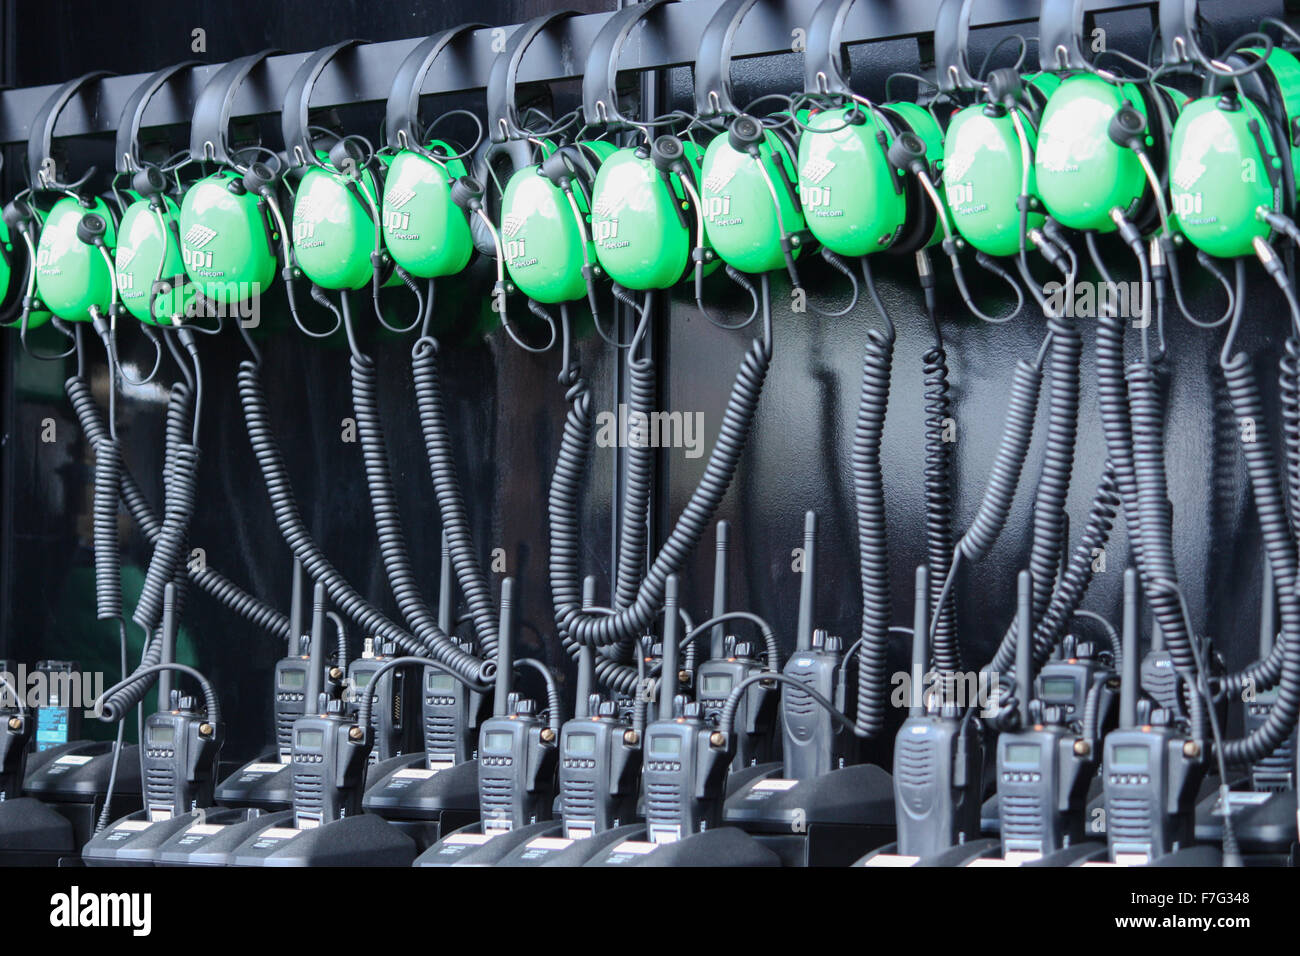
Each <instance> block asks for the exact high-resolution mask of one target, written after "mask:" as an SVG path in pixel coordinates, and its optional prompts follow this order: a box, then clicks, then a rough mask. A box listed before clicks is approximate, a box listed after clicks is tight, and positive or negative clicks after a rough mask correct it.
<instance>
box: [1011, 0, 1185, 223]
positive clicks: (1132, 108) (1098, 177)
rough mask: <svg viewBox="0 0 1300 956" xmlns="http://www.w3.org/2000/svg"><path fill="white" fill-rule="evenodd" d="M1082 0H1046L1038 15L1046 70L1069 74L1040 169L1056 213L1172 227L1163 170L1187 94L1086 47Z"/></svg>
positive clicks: (1049, 113)
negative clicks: (1100, 61) (1125, 74)
mask: <svg viewBox="0 0 1300 956" xmlns="http://www.w3.org/2000/svg"><path fill="white" fill-rule="evenodd" d="M1083 14H1084V10H1083V0H1045V2H1044V3H1043V6H1042V15H1041V17H1040V20H1039V53H1040V62H1041V66H1042V68H1043V70H1044V71H1055V72H1058V73H1062V74H1064V76H1063V78H1062V80H1061V82H1060V84H1059V85H1058V86H1057V88H1056V89H1055V90H1054V91H1053V92H1052V94H1051V96H1050V97H1049V98H1048V101H1047V105H1046V106H1045V107H1044V109H1043V117H1042V123H1041V125H1040V127H1039V130H1038V149H1037V151H1036V152H1035V154H1034V175H1035V178H1036V180H1037V184H1038V193H1039V197H1040V198H1041V200H1042V203H1043V205H1044V207H1046V209H1047V211H1048V213H1049V214H1050V215H1051V216H1052V218H1054V219H1056V220H1057V221H1058V222H1060V223H1061V224H1062V225H1064V226H1067V227H1069V228H1072V229H1079V230H1082V231H1086V232H1113V231H1115V230H1116V229H1118V228H1120V225H1119V218H1117V217H1122V219H1123V220H1126V221H1128V222H1131V223H1133V224H1134V225H1135V226H1136V227H1137V229H1138V231H1139V232H1141V233H1143V234H1146V233H1149V232H1151V231H1153V230H1154V228H1155V227H1156V226H1159V227H1160V228H1161V231H1162V232H1164V233H1168V230H1169V228H1170V225H1171V222H1170V219H1169V217H1168V211H1167V209H1166V208H1165V202H1164V193H1163V186H1162V184H1161V183H1160V177H1159V174H1158V173H1157V172H1156V170H1157V169H1159V168H1161V167H1162V166H1163V160H1164V156H1165V154H1166V151H1167V148H1168V137H1169V135H1170V133H1171V132H1172V130H1173V124H1174V119H1175V117H1176V116H1177V114H1178V112H1179V110H1180V109H1181V107H1182V105H1183V100H1184V98H1183V97H1182V94H1180V93H1178V92H1177V91H1175V90H1173V89H1171V88H1169V87H1165V86H1163V85H1160V84H1157V83H1154V82H1151V83H1142V82H1136V81H1132V80H1125V79H1122V78H1120V77H1117V76H1115V75H1113V74H1111V73H1109V72H1107V71H1105V70H1101V69H1099V68H1097V67H1095V66H1093V65H1092V64H1090V63H1089V62H1088V61H1087V60H1086V59H1085V58H1084V56H1083V53H1082V42H1083V41H1082V34H1083V21H1084V16H1083Z"/></svg>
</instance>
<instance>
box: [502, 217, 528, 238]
mask: <svg viewBox="0 0 1300 956" xmlns="http://www.w3.org/2000/svg"><path fill="white" fill-rule="evenodd" d="M522 228H524V221H523V219H521V218H520V217H518V216H516V215H513V214H512V215H509V216H506V218H505V219H503V220H501V231H502V232H504V233H505V234H506V235H507V236H514V235H515V234H517V233H518V232H519V230H520V229H522Z"/></svg>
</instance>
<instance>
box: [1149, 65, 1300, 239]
mask: <svg viewBox="0 0 1300 956" xmlns="http://www.w3.org/2000/svg"><path fill="white" fill-rule="evenodd" d="M1241 52H1242V53H1250V54H1253V55H1255V56H1259V55H1261V54H1262V53H1263V51H1262V50H1255V49H1252V50H1249V51H1245V50H1243V51H1241ZM1264 69H1265V70H1266V71H1267V72H1268V73H1270V74H1271V75H1272V78H1273V80H1274V81H1276V83H1277V85H1278V89H1279V90H1280V91H1281V93H1282V99H1283V102H1282V106H1283V108H1284V110H1285V113H1286V118H1287V122H1288V128H1290V120H1291V118H1292V117H1294V116H1296V115H1300V61H1298V60H1296V58H1295V57H1294V56H1293V55H1291V54H1290V53H1288V52H1287V51H1285V50H1281V49H1276V48H1275V49H1274V50H1273V51H1272V53H1271V54H1270V55H1269V58H1268V65H1267V67H1265V68H1264ZM1291 150H1292V159H1293V161H1294V159H1295V157H1296V156H1297V152H1298V151H1297V150H1296V148H1295V147H1291ZM1293 168H1294V167H1293ZM1169 170H1170V174H1169V191H1170V199H1171V201H1172V206H1173V209H1172V212H1173V214H1174V216H1175V217H1176V218H1177V220H1178V225H1179V228H1180V230H1181V231H1182V232H1183V234H1184V235H1186V236H1187V238H1188V241H1190V242H1191V243H1192V244H1193V245H1195V246H1196V247H1197V248H1198V249H1200V250H1202V251H1203V252H1206V253H1208V254H1209V255H1212V256H1218V257H1220V258H1232V257H1235V256H1245V255H1250V254H1252V252H1253V247H1252V240H1253V239H1254V238H1255V237H1257V236H1258V237H1266V236H1268V234H1269V232H1270V229H1269V227H1268V225H1267V223H1265V222H1263V221H1262V220H1261V219H1260V218H1259V217H1258V216H1257V215H1256V210H1257V209H1258V208H1259V207H1261V206H1263V207H1264V208H1265V209H1268V210H1271V211H1282V210H1284V209H1285V208H1286V204H1287V202H1288V197H1287V195H1286V189H1287V186H1286V182H1285V177H1284V176H1283V163H1282V157H1281V155H1280V154H1279V152H1278V143H1277V141H1276V138H1275V136H1274V130H1273V127H1272V126H1271V125H1270V124H1269V120H1268V118H1267V117H1266V116H1265V115H1264V114H1263V111H1262V110H1261V109H1260V108H1259V106H1258V105H1257V104H1256V103H1255V102H1254V101H1253V100H1252V99H1250V98H1249V97H1246V96H1233V95H1225V96H1206V97H1203V98H1201V99H1198V100H1196V101H1194V102H1192V103H1190V104H1189V105H1187V106H1186V107H1184V109H1183V111H1182V112H1181V113H1180V114H1179V117H1178V122H1177V123H1175V124H1174V133H1173V139H1172V142H1171V143H1170V147H1169Z"/></svg>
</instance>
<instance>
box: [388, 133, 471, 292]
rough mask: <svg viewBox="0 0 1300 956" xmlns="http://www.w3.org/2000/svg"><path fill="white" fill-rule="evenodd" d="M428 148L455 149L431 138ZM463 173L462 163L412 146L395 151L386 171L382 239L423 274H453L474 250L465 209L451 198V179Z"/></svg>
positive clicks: (415, 271) (391, 251)
mask: <svg viewBox="0 0 1300 956" xmlns="http://www.w3.org/2000/svg"><path fill="white" fill-rule="evenodd" d="M427 148H428V149H430V150H433V149H435V148H442V149H443V150H444V151H445V152H446V153H447V154H449V155H450V154H452V153H454V152H455V151H454V150H452V149H450V148H449V147H447V145H446V144H445V143H440V142H434V143H430V144H429V146H428V147H427ZM463 175H465V164H464V163H462V162H461V161H460V160H452V161H451V162H449V163H447V164H446V165H445V166H444V165H440V164H439V163H435V162H433V161H432V160H430V159H428V158H427V157H425V156H422V155H421V154H419V153H417V152H413V151H411V150H402V151H401V152H399V153H398V154H397V155H396V156H394V157H393V160H392V162H391V164H390V165H389V167H388V172H387V174H386V175H385V177H384V199H383V216H384V218H383V231H384V245H385V246H387V247H388V251H389V254H390V255H391V256H392V257H393V260H394V261H395V262H396V263H397V264H398V265H399V266H401V267H402V268H403V269H405V270H406V271H407V272H409V273H411V275H413V276H418V277H419V278H421V279H436V278H438V277H440V276H449V275H455V274H456V273H457V272H460V271H461V270H462V269H464V268H465V266H467V265H468V264H469V259H470V255H471V254H473V252H474V240H473V237H472V235H471V234H470V228H469V221H468V219H466V217H465V212H464V210H462V209H461V208H460V207H459V206H457V205H456V204H455V203H454V202H452V200H451V180H453V179H456V178H458V177H460V176H463Z"/></svg>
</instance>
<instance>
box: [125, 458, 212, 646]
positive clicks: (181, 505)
mask: <svg viewBox="0 0 1300 956" xmlns="http://www.w3.org/2000/svg"><path fill="white" fill-rule="evenodd" d="M198 468H199V449H198V447H197V446H195V445H191V444H190V443H189V442H188V441H184V442H181V443H180V444H179V445H177V446H176V448H175V450H174V452H173V457H172V467H171V477H170V478H169V479H168V480H167V482H166V487H165V491H164V504H163V522H162V529H161V530H160V531H159V534H158V537H157V539H156V540H155V541H154V547H153V555H152V556H151V557H150V559H149V568H148V570H147V571H146V572H145V577H144V585H143V586H142V588H141V590H140V599H139V601H138V602H137V603H136V606H135V612H134V613H133V614H132V615H131V619H132V620H133V621H135V623H136V624H138V625H140V627H141V628H142V629H143V630H144V631H145V632H146V633H148V632H152V631H153V630H154V629H155V628H157V627H158V623H159V621H160V620H161V619H162V605H163V589H164V588H165V587H166V586H167V583H168V582H169V581H171V580H172V578H173V577H175V575H176V569H177V568H178V567H180V565H181V563H182V562H183V561H184V560H185V542H186V539H187V536H188V535H189V528H190V519H191V518H192V517H193V515H194V506H195V503H196V500H197V498H198V487H197V481H198Z"/></svg>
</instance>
